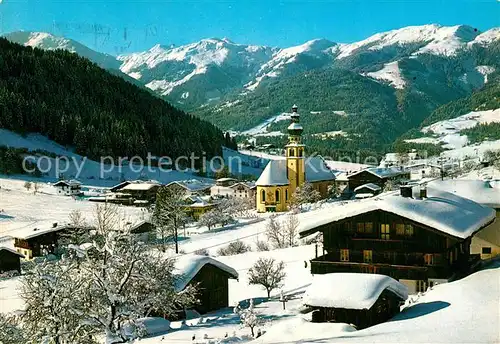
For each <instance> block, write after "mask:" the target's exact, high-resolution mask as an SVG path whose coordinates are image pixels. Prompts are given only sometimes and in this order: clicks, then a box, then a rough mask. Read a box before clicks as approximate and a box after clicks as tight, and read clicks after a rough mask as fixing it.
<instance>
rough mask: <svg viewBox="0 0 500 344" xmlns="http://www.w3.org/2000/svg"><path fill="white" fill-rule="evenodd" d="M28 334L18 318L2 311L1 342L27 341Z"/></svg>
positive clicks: (0, 321) (0, 322) (0, 318)
mask: <svg viewBox="0 0 500 344" xmlns="http://www.w3.org/2000/svg"><path fill="white" fill-rule="evenodd" d="M25 342H26V336H25V333H24V332H23V330H22V329H21V328H20V327H19V325H18V322H17V319H16V318H15V317H13V316H7V315H5V314H2V313H0V343H1V344H4V343H5V344H7V343H25Z"/></svg>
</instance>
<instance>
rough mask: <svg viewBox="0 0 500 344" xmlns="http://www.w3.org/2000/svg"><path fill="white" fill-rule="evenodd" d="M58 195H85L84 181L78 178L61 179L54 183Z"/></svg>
mask: <svg viewBox="0 0 500 344" xmlns="http://www.w3.org/2000/svg"><path fill="white" fill-rule="evenodd" d="M53 186H54V187H55V188H56V189H57V194H58V195H64V196H79V195H83V192H82V183H80V182H79V181H78V180H60V181H58V182H57V183H55V184H54V185H53Z"/></svg>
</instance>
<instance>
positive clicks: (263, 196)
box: [260, 190, 266, 202]
mask: <svg viewBox="0 0 500 344" xmlns="http://www.w3.org/2000/svg"><path fill="white" fill-rule="evenodd" d="M260 198H261V201H262V202H265V201H266V191H265V190H262V191H261V192H260Z"/></svg>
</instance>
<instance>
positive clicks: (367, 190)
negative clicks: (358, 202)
mask: <svg viewBox="0 0 500 344" xmlns="http://www.w3.org/2000/svg"><path fill="white" fill-rule="evenodd" d="M381 192H382V188H381V187H380V186H378V185H377V184H373V183H368V184H363V185H360V186H358V187H357V188H355V189H354V193H355V194H356V198H367V197H373V196H375V195H378V194H379V193H381Z"/></svg>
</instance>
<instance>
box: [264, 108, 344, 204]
mask: <svg viewBox="0 0 500 344" xmlns="http://www.w3.org/2000/svg"><path fill="white" fill-rule="evenodd" d="M290 118H291V124H290V125H289V126H288V144H287V145H286V146H285V152H286V154H285V156H286V157H285V159H279V160H271V161H270V162H269V163H268V164H267V166H266V168H265V169H264V171H263V172H262V174H261V175H260V177H259V179H258V180H257V182H256V183H255V185H256V186H257V211H258V212H280V211H286V210H287V209H288V204H289V202H290V199H291V197H292V195H293V193H294V191H295V190H296V189H297V188H298V187H300V186H302V185H303V184H304V183H311V184H312V185H313V187H314V188H315V189H316V190H317V191H319V193H320V194H321V196H322V197H327V195H328V192H329V188H330V187H332V186H333V187H335V175H334V174H333V172H332V171H331V170H330V168H329V167H328V166H327V165H326V163H325V161H324V160H323V158H321V157H317V156H313V157H308V158H306V154H305V145H304V144H303V143H302V132H303V128H302V125H301V124H300V123H299V120H300V116H299V114H298V112H297V106H296V105H294V106H293V107H292V114H291V116H290Z"/></svg>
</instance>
